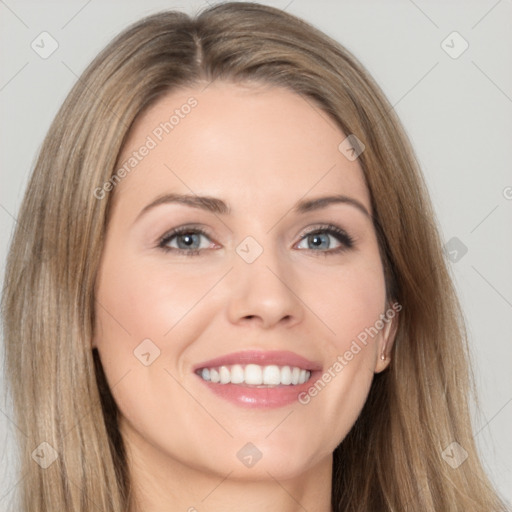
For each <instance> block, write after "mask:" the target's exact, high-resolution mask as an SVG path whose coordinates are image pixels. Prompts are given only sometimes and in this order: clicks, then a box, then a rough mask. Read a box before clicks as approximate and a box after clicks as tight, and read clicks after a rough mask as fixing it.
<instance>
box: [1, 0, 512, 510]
mask: <svg viewBox="0 0 512 512" xmlns="http://www.w3.org/2000/svg"><path fill="white" fill-rule="evenodd" d="M205 80H206V81H212V80H226V81H231V82H243V81H252V82H261V83H265V84H273V85H277V86H282V87H286V88H288V89H290V90H292V91H294V92H296V93H298V94H301V95H303V96H304V97H305V98H306V99H311V100H315V101H314V102H313V101H312V102H311V103H312V105H320V107H321V109H322V110H323V111H324V112H325V113H327V114H328V115H329V116H331V117H332V119H333V120H334V121H335V122H336V123H337V124H338V126H339V127H340V129H341V130H342V131H343V132H344V133H345V134H347V135H348V134H355V135H356V136H357V138H358V139H360V140H361V141H363V142H364V144H365V146H366V149H365V151H364V152H363V153H362V154H361V155H360V156H359V162H360V165H361V166H362V168H363V171H364V174H365V178H366V182H367V186H368V188H369V191H370V195H371V200H372V208H373V211H374V225H375V229H376V232H377V235H378V239H379V245H380V251H381V256H382V260H383V264H384V268H385V277H386V285H387V294H388V299H389V300H390V301H397V302H399V303H400V304H401V305H403V309H402V311H401V313H400V321H399V326H398V332H397V336H396V341H395V344H394V347H393V350H392V353H391V358H392V362H391V365H390V367H389V368H388V369H387V370H386V371H385V372H383V373H381V374H378V375H376V376H375V378H374V382H373V384H372V387H371V390H370V394H369V397H368V400H367V402H366V404H365V406H364V409H363V411H362V413H361V415H360V417H359V419H358V420H357V422H356V424H355V425H354V427H353V428H352V430H351V431H350V433H349V434H348V436H347V437H346V438H345V439H344V440H343V441H342V442H341V444H340V445H339V446H338V447H337V448H336V450H335V452H334V462H333V480H332V504H333V509H334V510H335V511H344V512H350V511H379V512H380V511H400V512H402V511H409V510H414V511H419V510H421V511H422V512H434V511H440V510H442V511H443V512H447V511H461V512H462V511H464V512H466V511H468V510H471V511H472V512H478V511H482V512H484V511H485V512H489V511H491V510H492V511H503V510H506V508H505V505H504V504H503V503H502V501H501V500H500V499H499V498H498V496H497V495H496V493H495V491H494V490H493V488H492V486H491V484H490V483H489V481H488V479H487V477H486V475H485V473H484V471H483V469H482V466H481V464H480V462H479V459H478V454H477V452H476V449H475V445H474V442H473V437H472V431H471V423H470V415H469V410H468V396H469V391H470V390H471V389H472V388H471V387H470V382H471V381H470V374H469V370H468V369H469V363H468V350H467V341H466V332H465V328H464V323H463V320H462V318H463V316H462V313H461V310H460V306H459V303H458V301H457V297H456V295H455V293H454V287H453V285H452V282H451V279H450V276H449V272H448V270H447V266H446V262H445V260H444V257H443V252H442V247H441V243H440V237H439V234H438V230H437V228H436V221H435V216H434V213H433V210H432V206H431V203H430V200H429V197H428V193H427V189H426V186H425V183H424V180H423V177H422V174H421V171H420V170H419V166H418V164H417V162H416V159H415V156H414V153H413V150H412V148H411V146H410V143H409V141H408V138H407V136H406V134H405V133H404V131H403V128H402V126H401V123H400V121H399V120H398V118H397V117H396V115H395V113H394V111H393V109H392V107H391V105H390V104H389V102H388V101H387V99H386V98H385V97H384V94H383V93H382V92H381V90H380V88H379V86H378V85H377V84H376V83H375V82H374V81H373V79H372V78H371V77H370V76H369V75H368V73H367V72H366V71H365V69H364V68H363V67H362V65H361V64H360V63H359V62H358V61H357V60H356V59H355V58H354V57H353V56H352V55H351V54H350V53H349V52H348V51H347V50H346V49H345V48H343V47H342V46H341V45H340V44H339V43H337V42H336V41H334V40H332V39H330V38H329V37H327V36H326V35H325V34H323V33H322V32H320V31H318V30H317V29H315V28H314V27H312V26H311V25H309V24H307V23H305V22H304V21H302V20H300V19H298V18H296V17H294V16H292V15H290V14H287V13H285V12H283V11H281V10H278V9H275V8H272V7H266V6H263V5H259V4H253V3H243V2H233V3H225V4H220V5H217V6H214V7H211V8H208V9H206V10H205V11H203V12H202V13H200V14H199V15H198V16H197V17H195V18H190V17H189V16H187V15H185V14H183V13H179V12H163V13H159V14H157V15H153V16H150V17H148V18H145V19H143V20H141V21H140V22H138V23H136V24H134V25H133V26H131V27H129V28H128V29H126V30H125V31H124V32H123V33H122V34H120V35H119V36H117V37H116V38H115V39H114V40H113V41H112V42H111V43H110V44H109V45H108V46H107V47H106V48H105V49H104V50H103V51H102V52H101V53H100V54H99V55H98V56H97V57H96V58H95V59H94V61H93V62H92V63H91V64H90V66H89V67H88V68H87V69H86V71H85V72H84V73H83V75H82V76H81V77H80V79H79V80H78V82H77V83H76V85H75V86H74V87H73V89H72V90H71V92H70V93H69V95H68V97H67V99H66V101H65V102H64V104H63V106H62V107H61V109H60V111H59V113H58V114H57V116H56V118H55V120H54V122H53V124H52V126H51V128H50V130H49V132H48V135H47V137H46V139H45V141H44V143H43V146H42V148H41V151H40V154H39V157H38V160H37V162H36V165H35V169H34V171H33V174H32V176H31V179H30V183H29V185H28V188H27V191H26V194H25V197H24V201H23V204H22V206H21V211H20V214H19V218H18V224H17V227H16V230H15V233H14V238H13V240H12V245H11V248H10V253H9V257H8V261H7V270H6V277H5V284H4V291H3V300H2V309H3V315H4V340H5V345H6V368H7V377H8V379H9V383H10V387H9V389H10V391H11V393H12V397H13V400H14V404H15V414H16V417H15V420H16V423H17V425H18V426H19V431H20V432H23V433H22V434H20V435H19V447H20V455H21V474H22V475H24V478H23V480H22V481H21V483H20V484H19V486H18V488H19V491H20V492H19V495H20V503H21V510H23V511H24V512H43V511H51V512H55V511H62V510H66V511H68V512H78V511H86V510H87V511H90V510H93V509H98V510H103V511H112V512H125V511H126V510H127V509H128V506H129V502H130V487H131V485H130V479H129V472H128V469H127V467H126V457H125V452H124V447H123V442H122V439H121V437H120V435H119V431H118V429H117V409H116V405H115V402H114V400H113V398H112V396H111V394H110V390H109V388H108V385H107V384H106V379H105V377H104V375H103V372H102V368H101V362H100V361H99V358H98V355H97V353H96V352H95V351H93V350H91V343H90V342H91V338H92V335H93V332H94V322H95V316H94V311H95V307H96V304H95V298H94V284H95V278H96V273H97V270H98V264H99V259H100V255H101V251H102V245H103V240H104V235H105V228H106V225H107V222H108V215H109V208H110V206H111V201H112V196H113V194H112V193H110V194H106V196H105V197H104V198H103V199H98V198H97V197H96V196H97V195H95V194H94V190H95V189H97V187H98V186H101V185H102V184H103V183H105V182H107V181H108V180H109V179H111V177H112V175H113V174H114V173H115V171H116V165H117V158H118V155H119V152H120V150H121V148H122V147H123V143H124V142H125V141H126V139H127V134H128V132H129V130H130V128H131V126H132V125H133V122H134V120H135V119H136V117H137V116H138V115H139V114H140V113H141V112H143V111H144V110H145V109H147V108H148V106H149V105H151V104H153V103H154V102H155V101H157V100H158V99H159V98H161V97H162V96H163V95H165V94H167V93H169V92H170V91H172V90H175V89H177V88H182V87H187V86H190V85H194V84H196V83H199V82H201V81H205ZM340 142H341V141H340ZM43 442H44V443H47V444H43V445H41V443H43ZM453 442H457V443H458V444H459V445H460V446H461V447H462V448H463V449H464V450H465V451H466V452H467V454H468V458H467V459H466V460H465V461H464V462H463V463H462V464H460V465H459V466H458V467H457V468H454V467H451V465H450V464H448V463H447V462H446V461H445V460H444V459H443V456H442V452H443V450H445V448H446V447H449V446H450V444H451V443H453ZM36 447H39V448H38V449H39V456H40V457H42V458H43V459H44V460H45V461H46V464H45V465H47V466H48V467H46V469H44V468H43V467H42V466H41V465H40V464H36V463H35V462H34V460H36V458H37V456H38V455H37V453H36V455H35V456H34V455H33V451H34V450H35V449H36ZM52 450H55V452H53V451H52ZM55 456H56V459H55V460H54V461H53V458H54V457H55Z"/></svg>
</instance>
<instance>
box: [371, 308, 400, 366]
mask: <svg viewBox="0 0 512 512" xmlns="http://www.w3.org/2000/svg"><path fill="white" fill-rule="evenodd" d="M394 312H395V314H394V316H393V318H387V320H385V325H384V328H383V329H382V331H381V332H380V334H379V337H378V342H377V343H376V347H377V354H376V355H377V360H376V362H375V370H374V372H375V373H380V372H382V371H383V370H385V369H386V368H387V367H388V366H389V363H390V362H391V356H390V354H391V348H392V347H393V343H394V341H395V337H396V333H397V331H398V311H397V310H394Z"/></svg>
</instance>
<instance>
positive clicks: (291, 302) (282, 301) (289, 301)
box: [227, 249, 304, 329]
mask: <svg viewBox="0 0 512 512" xmlns="http://www.w3.org/2000/svg"><path fill="white" fill-rule="evenodd" d="M227 286H228V289H229V302H228V317H229V320H230V321H231V322H232V323H234V324H244V323H245V324H251V323H254V324H258V325H259V326H260V327H261V328H264V329H269V328H271V327H273V326H275V325H277V324H279V323H281V324H283V325H285V326H287V327H292V326H293V325H296V324H298V323H300V322H301V321H302V318H303V315H304V303H303V302H302V300H301V298H300V293H301V288H300V282H299V279H297V277H296V276H295V275H294V272H293V269H292V268H291V267H290V265H289V264H287V262H286V261H284V256H283V255H281V256H279V255H278V254H277V251H275V250H270V249H265V250H264V251H263V253H262V254H261V255H260V256H259V257H258V258H257V259H256V260H255V261H253V262H252V263H248V262H246V261H244V260H243V259H242V258H240V257H239V256H238V255H236V260H235V264H234V268H233V271H232V272H230V273H229V282H228V283H227Z"/></svg>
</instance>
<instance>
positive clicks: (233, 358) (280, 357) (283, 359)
mask: <svg viewBox="0 0 512 512" xmlns="http://www.w3.org/2000/svg"><path fill="white" fill-rule="evenodd" d="M251 363H252V364H258V365H261V366H267V365H272V364H274V365H277V366H297V367H299V368H301V369H304V370H310V371H315V370H321V369H322V365H321V364H320V363H318V362H315V361H310V360H309V359H306V358H305V357H302V356H300V355H298V354H296V353H295V352H290V351H287V350H273V351H262V350H245V351H241V352H233V353H231V354H226V355H223V356H219V357H216V358H214V359H209V360H208V361H204V362H202V363H199V364H197V365H195V366H194V371H197V370H199V369H201V368H215V367H218V366H227V365H233V364H251Z"/></svg>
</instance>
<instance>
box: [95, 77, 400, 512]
mask: <svg viewBox="0 0 512 512" xmlns="http://www.w3.org/2000/svg"><path fill="white" fill-rule="evenodd" d="M191 96H193V97H194V98H196V100H197V102H198V103H197V106H196V107H195V108H193V109H192V110H191V112H190V113H189V114H188V115H187V116H185V117H184V118H183V119H180V122H179V124H178V125H176V126H175V127H174V129H173V130H172V132H170V133H169V134H166V135H165V136H164V137H163V139H162V141H161V142H159V143H158V145H157V147H155V148H154V149H152V150H151V151H150V152H149V154H148V155H147V156H146V157H144V158H143V159H142V160H141V161H140V163H138V165H137V166H136V168H135V169H134V170H133V171H131V172H130V173H129V174H128V175H127V176H126V177H124V178H123V180H122V181H121V183H119V184H118V185H117V186H116V187H115V190H114V198H115V201H114V203H113V209H112V212H111V216H110V219H109V224H108V230H107V236H106V240H105V246H104V252H103V255H102V260H101V264H100V268H99V273H98V280H97V287H96V299H97V312H96V313H97V324H96V329H95V336H94V339H93V343H92V344H93V346H94V347H95V348H97V349H98V351H99V353H100V357H101V360H102V363H103V367H104V370H105V374H106V376H107V380H108V382H109V385H110V388H111V390H112V394H113V396H114V398H115V400H116V403H117V404H118V407H119V409H120V413H121V419H120V430H121V433H122V436H123V438H124V440H125V444H126V447H127V451H128V464H129V468H130V472H131V474H132V478H133V483H134V495H135V499H136V500H137V503H138V507H140V508H137V507H136V506H135V502H134V503H133V504H132V510H139V509H140V510H144V511H146V512H163V511H166V512H167V511H178V510H180V511H185V510H190V511H193V510H199V511H218V510H223V511H234V510H236V511H240V510H241V509H242V508H241V507H243V510H244V511H246V512H250V511H258V512H261V511H267V510H268V511H270V510H281V511H283V512H291V511H298V510H303V509H306V510H316V511H319V512H327V511H330V510H331V504H330V493H331V466H332V452H333V450H334V448H335V447H336V446H337V445H338V444H339V443H340V441H341V440H342V439H343V438H344V437H345V436H346V434H347V432H348V431H349V430H350V428H351V427H352V426H353V424H354V422H355V420H356V419H357V416H358V414H359V413H360V411H361V409H362V406H363V404H364V402H365V400H366V398H367V395H368V392H369V388H370V385H371V382H372V378H373V376H374V373H375V372H380V371H382V370H383V369H384V368H385V367H386V366H387V364H388V363H389V358H387V359H386V360H384V361H383V360H381V358H380V355H381V353H382V351H383V350H387V352H389V349H390V346H391V344H392V342H393V337H394V333H395V330H396V329H395V324H396V322H395V323H394V324H393V325H391V324H389V325H391V329H389V330H387V331H386V330H383V331H381V332H380V333H379V334H378V335H377V336H375V337H374V338H371V339H370V340H369V342H368V344H367V345H366V346H363V348H362V350H361V351H360V352H358V353H357V354H356V355H355V356H354V357H353V359H352V360H351V361H350V362H348V364H347V365H346V366H345V367H344V368H343V371H341V372H339V373H338V374H337V375H336V377H335V378H333V379H332V380H331V382H329V383H328V384H327V385H326V386H325V388H324V389H323V390H322V391H321V392H320V393H318V395H317V396H316V397H314V398H312V399H311V401H310V402H309V403H308V404H307V405H302V404H300V403H297V402H294V403H293V404H291V405H288V406H285V407H278V408H274V409H256V410H255V409H245V408H241V407H238V406H237V405H234V404H232V403H231V402H227V401H225V400H223V399H222V398H219V397H217V396H216V395H214V394H213V393H212V392H211V391H210V390H209V389H208V388H207V387H206V386H205V385H204V384H203V382H201V380H200V379H199V378H198V376H197V375H195V374H194V373H193V371H192V367H193V366H194V365H195V364H197V363H200V362H202V361H206V360H208V359H211V358H214V357H218V356H220V355H224V354H229V353H231V352H236V351H240V350H246V349H253V350H290V351H293V352H296V353H297V354H300V355H302V356H304V357H306V358H308V359H311V360H313V361H318V362H320V363H321V364H322V366H323V368H324V369H327V368H328V367H330V366H332V365H333V363H334V362H335V361H336V358H337V357H338V355H340V354H344V353H345V352H346V351H347V350H349V348H350V346H351V343H352V342H353V340H354V339H356V337H357V336H358V334H359V333H361V332H362V331H363V330H364V329H365V328H367V327H370V326H373V325H374V324H375V322H376V320H378V319H379V315H381V314H382V313H384V312H385V311H386V309H388V306H387V305H386V300H385V298H386V295H385V283H384V274H383V268H382V262H381V260H380V256H379V250H378V245H377V239H376V235H375V231H374V228H373V224H372V222H371V219H370V218H369V217H368V216H367V215H365V214H364V213H362V212H361V211H360V210H359V209H358V208H356V207H354V206H352V205H350V204H343V203H338V204H331V205H329V206H327V207H325V208H322V209H319V210H315V211H311V212H307V213H303V214H296V213H294V212H293V211H292V207H293V205H294V204H295V202H296V201H298V200H299V199H303V198H308V199H309V198H313V197H320V196H326V195H332V194H333V193H339V194H344V195H346V196H349V197H351V198H353V199H356V200H358V201H359V202H360V203H361V204H362V205H364V207H365V208H366V209H367V211H368V212H369V213H370V214H371V203H370V196H369V192H368V189H367V187H366V184H365V181H364V177H363V172H362V170H361V167H360V165H359V162H358V161H357V160H355V161H349V160H348V159H347V158H345V156H344V155H343V154H342V153H341V152H340V151H339V150H338V145H339V144H340V142H341V141H342V140H343V139H345V134H343V133H342V132H341V130H340V129H339V128H338V127H337V126H336V125H335V124H334V122H332V121H331V120H329V119H328V117H327V115H326V114H325V113H323V112H321V111H320V110H319V109H318V108H317V107H315V106H314V104H313V103H312V102H311V101H307V102H306V101H305V100H304V99H303V98H301V97H300V96H299V95H297V94H295V93H293V92H291V91H288V90H286V89H284V88H275V87H270V86H261V85H256V84H252V85H249V84H247V85H244V86H241V85H234V84H229V83H222V82H221V83H213V84H210V85H209V86H208V87H207V88H204V86H197V87H194V88H190V89H186V90H179V91H174V92H173V93H172V94H169V95H167V96H166V97H165V98H163V99H161V100H160V101H159V102H157V103H156V104H154V105H153V106H152V107H151V108H150V109H149V110H147V111H146V112H145V113H144V114H143V115H142V116H141V117H139V119H138V120H137V122H136V124H135V125H134V127H133V128H132V131H131V133H130V136H129V139H128V140H127V142H126V144H125V146H124V149H123V152H122V154H121V156H120V159H119V162H124V161H125V160H126V159H127V158H128V157H129V156H130V155H131V153H132V152H133V151H135V150H137V149H138V148H140V146H141V145H142V144H144V141H145V140H146V138H147V136H148V135H151V133H152V131H153V130H154V129H155V127H157V126H158V125H159V124H160V123H161V122H163V121H165V120H167V119H168V118H169V115H170V113H172V111H174V110H175V109H176V108H180V106H182V105H183V104H185V103H186V102H187V99H188V98H190V97H191ZM164 192H166V193H167V192H169V193H170V192H175V193H186V194H197V195H207V196H213V197H217V198H221V199H223V200H224V201H225V202H227V203H228V204H229V206H230V208H231V213H230V214H218V213H217V214H215V213H212V212H207V211H203V210H199V209H196V208H192V207H190V206H186V205H182V204H161V205H159V206H156V207H154V208H152V209H150V210H148V211H147V212H146V213H145V214H143V215H142V216H141V217H139V218H137V217H138V215H139V214H140V212H141V210H142V209H143V208H144V207H145V206H146V205H148V204H149V203H151V202H152V201H153V200H154V199H155V198H156V197H158V196H160V195H161V194H162V193H164ZM111 193H112V192H111ZM191 223H193V224H194V225H199V226H200V227H203V228H205V229H206V230H207V231H208V232H209V235H208V237H205V236H203V235H198V237H199V238H198V242H197V245H196V246H195V247H197V246H198V245H200V248H201V252H200V254H199V255H194V256H187V255H185V254H178V253H177V252H176V250H175V251H174V252H172V251H171V252H165V251H164V250H163V249H162V248H159V247H158V240H159V238H160V237H162V236H163V235H164V234H166V233H167V232H168V231H169V230H170V229H172V228H175V227H178V226H182V225H186V224H191ZM325 223H331V224H335V225H336V226H338V227H339V228H341V229H343V230H345V231H346V232H347V233H348V234H349V235H350V236H351V237H352V238H353V239H354V246H353V248H351V249H346V250H345V251H342V252H339V253H331V254H326V252H327V251H332V250H333V249H335V248H337V247H339V246H342V245H343V243H342V242H340V241H338V240H337V238H336V237H335V236H333V235H329V234H325V232H324V234H323V236H322V238H321V239H322V240H324V243H325V245H323V247H324V248H317V247H316V246H315V244H314V243H313V242H312V241H311V237H309V239H308V237H307V236H304V235H303V233H304V232H305V231H306V229H307V230H308V231H314V230H315V229H316V228H318V226H319V225H322V224H325ZM210 234H211V236H210ZM247 236H251V237H253V238H254V239H255V240H256V241H257V242H258V244H259V245H260V246H261V247H262V249H263V252H262V254H261V255H260V256H259V257H258V258H257V259H256V260H255V261H254V262H253V263H251V264H248V263H247V262H246V261H245V260H244V259H242V258H241V257H240V256H239V255H238V254H237V252H236V250H235V249H236V247H237V246H238V244H240V242H242V240H244V239H245V237H247ZM179 240H180V247H183V246H184V245H185V244H183V237H181V238H179ZM169 245H171V247H174V248H177V247H178V239H177V238H176V237H175V238H174V240H173V241H172V242H170V243H169ZM325 247H327V248H325ZM185 250H186V249H185ZM395 320H396V317H395ZM148 338H149V339H151V340H152V343H154V344H155V345H156V346H157V347H158V349H159V350H160V355H159V357H158V358H156V359H155V360H154V362H152V364H150V365H149V366H145V365H144V364H142V363H141V362H140V361H139V359H137V358H136V357H135V356H134V350H136V349H137V347H138V345H139V344H140V343H141V342H142V340H144V339H148ZM386 346H387V348H386ZM248 442H251V443H253V444H254V445H255V446H256V447H257V448H258V449H259V451H260V452H261V453H262V457H261V459H260V460H259V461H258V463H257V464H256V465H254V466H253V467H251V468H247V467H246V466H245V465H244V464H242V463H241V462H240V460H239V459H238V458H237V457H236V454H237V452H238V451H239V450H240V449H241V448H242V447H243V446H244V445H245V444H246V443H248Z"/></svg>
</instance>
